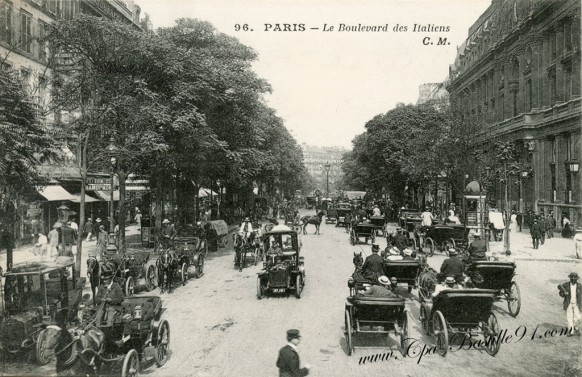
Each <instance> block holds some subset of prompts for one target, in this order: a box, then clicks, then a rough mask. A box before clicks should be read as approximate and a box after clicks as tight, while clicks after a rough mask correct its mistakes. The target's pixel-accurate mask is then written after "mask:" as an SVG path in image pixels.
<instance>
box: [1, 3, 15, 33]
mask: <svg viewBox="0 0 582 377" xmlns="http://www.w3.org/2000/svg"><path fill="white" fill-rule="evenodd" d="M13 29H14V27H13V26H12V7H11V6H10V4H8V3H2V4H0V39H2V40H5V41H7V42H12V30H13Z"/></svg>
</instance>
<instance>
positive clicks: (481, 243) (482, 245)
mask: <svg viewBox="0 0 582 377" xmlns="http://www.w3.org/2000/svg"><path fill="white" fill-rule="evenodd" d="M467 251H468V252H469V256H470V257H471V260H476V259H487V256H486V254H485V253H486V252H487V242H485V240H482V239H481V236H479V235H475V236H474V240H473V241H472V242H471V244H469V248H468V249H467Z"/></svg>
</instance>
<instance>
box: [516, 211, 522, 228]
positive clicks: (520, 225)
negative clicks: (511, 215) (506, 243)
mask: <svg viewBox="0 0 582 377" xmlns="http://www.w3.org/2000/svg"><path fill="white" fill-rule="evenodd" d="M517 227H518V229H519V231H520V232H521V231H522V229H523V213H521V212H519V213H518V214H517Z"/></svg>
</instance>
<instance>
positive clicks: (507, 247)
mask: <svg viewBox="0 0 582 377" xmlns="http://www.w3.org/2000/svg"><path fill="white" fill-rule="evenodd" d="M503 181H504V183H505V214H504V216H503V218H504V219H505V229H504V231H505V234H504V237H503V251H504V252H505V255H511V250H510V244H509V221H510V216H509V182H508V181H507V161H506V160H505V161H503Z"/></svg>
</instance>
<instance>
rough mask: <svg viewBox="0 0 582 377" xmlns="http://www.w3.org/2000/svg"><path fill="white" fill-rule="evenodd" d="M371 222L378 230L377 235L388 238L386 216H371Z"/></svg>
mask: <svg viewBox="0 0 582 377" xmlns="http://www.w3.org/2000/svg"><path fill="white" fill-rule="evenodd" d="M369 220H370V224H372V225H374V228H376V235H377V236H380V237H386V229H385V228H386V219H385V218H384V216H371V217H370V218H369Z"/></svg>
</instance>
